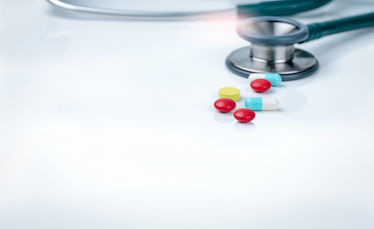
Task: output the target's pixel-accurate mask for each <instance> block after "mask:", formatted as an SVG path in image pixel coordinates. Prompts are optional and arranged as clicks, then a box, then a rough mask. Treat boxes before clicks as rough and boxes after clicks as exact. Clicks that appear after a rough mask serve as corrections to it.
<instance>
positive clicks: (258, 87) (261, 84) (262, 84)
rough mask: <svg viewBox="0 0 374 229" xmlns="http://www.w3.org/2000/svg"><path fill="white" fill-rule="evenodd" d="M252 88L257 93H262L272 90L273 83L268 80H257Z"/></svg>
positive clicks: (252, 84) (252, 83)
mask: <svg viewBox="0 0 374 229" xmlns="http://www.w3.org/2000/svg"><path fill="white" fill-rule="evenodd" d="M251 88H252V89H253V90H254V91H255V92H258V93H262V92H265V91H267V90H269V89H270V88H271V83H270V81H268V80H266V79H256V80H253V81H252V82H251Z"/></svg>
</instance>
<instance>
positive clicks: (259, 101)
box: [244, 97, 279, 111]
mask: <svg viewBox="0 0 374 229" xmlns="http://www.w3.org/2000/svg"><path fill="white" fill-rule="evenodd" d="M244 106H245V107H246V108H248V109H251V110H254V111H275V110H277V109H278V106H279V102H278V100H277V99H275V98H272V97H266V98H262V97H248V98H246V99H245V101H244Z"/></svg>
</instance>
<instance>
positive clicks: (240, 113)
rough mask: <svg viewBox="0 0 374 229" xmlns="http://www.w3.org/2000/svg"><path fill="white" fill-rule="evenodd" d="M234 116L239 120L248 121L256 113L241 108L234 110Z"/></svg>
mask: <svg viewBox="0 0 374 229" xmlns="http://www.w3.org/2000/svg"><path fill="white" fill-rule="evenodd" d="M234 117H235V119H236V120H238V121H239V122H250V121H252V120H253V119H254V118H255V117H256V114H255V112H254V111H253V110H250V109H247V108H241V109H238V110H236V111H235V112H234Z"/></svg>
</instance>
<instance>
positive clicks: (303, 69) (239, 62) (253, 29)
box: [226, 17, 318, 81]
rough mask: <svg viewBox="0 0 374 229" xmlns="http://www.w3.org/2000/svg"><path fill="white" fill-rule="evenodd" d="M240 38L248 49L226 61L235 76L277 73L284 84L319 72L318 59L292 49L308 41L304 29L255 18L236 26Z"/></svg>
mask: <svg viewBox="0 0 374 229" xmlns="http://www.w3.org/2000/svg"><path fill="white" fill-rule="evenodd" d="M237 32H238V34H239V36H241V37H242V38H243V39H245V40H247V41H249V42H250V43H251V45H250V46H247V47H243V48H239V49H237V50H234V51H233V52H232V53H231V54H230V55H229V56H228V57H227V59H226V64H227V66H228V68H229V69H230V70H231V71H232V72H234V73H235V74H237V75H240V76H243V77H248V75H249V74H250V73H262V72H276V73H279V74H280V75H281V76H282V78H283V80H284V81H288V80H296V79H301V78H304V77H307V76H309V75H311V74H312V73H314V72H315V71H316V70H317V69H318V61H317V59H316V58H315V57H314V56H313V55H312V54H311V53H309V52H307V51H304V50H302V49H297V48H294V44H295V43H299V42H302V41H303V40H305V39H306V38H307V37H308V29H307V27H306V26H305V25H304V24H302V23H299V22H297V21H295V20H292V19H288V18H281V17H257V18H252V19H247V20H244V21H242V22H241V23H239V25H238V28H237Z"/></svg>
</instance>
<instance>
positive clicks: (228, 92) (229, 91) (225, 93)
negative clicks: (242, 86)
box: [218, 87, 240, 101]
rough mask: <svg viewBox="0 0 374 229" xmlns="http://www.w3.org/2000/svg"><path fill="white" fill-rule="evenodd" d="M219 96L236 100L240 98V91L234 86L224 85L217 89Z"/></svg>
mask: <svg viewBox="0 0 374 229" xmlns="http://www.w3.org/2000/svg"><path fill="white" fill-rule="evenodd" d="M218 94H219V97H220V98H228V99H232V100H234V101H238V100H239V99H240V91H239V89H237V88H235V87H224V88H221V89H219V91H218Z"/></svg>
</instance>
